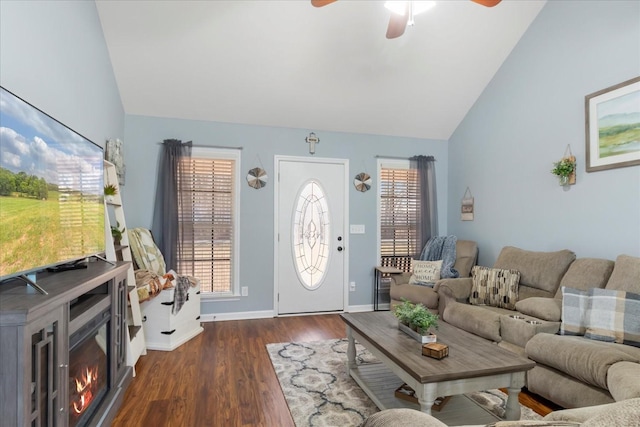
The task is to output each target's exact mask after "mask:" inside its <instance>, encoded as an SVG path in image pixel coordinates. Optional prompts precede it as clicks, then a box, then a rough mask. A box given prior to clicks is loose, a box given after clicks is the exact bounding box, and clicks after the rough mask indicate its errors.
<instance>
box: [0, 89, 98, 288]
mask: <svg viewBox="0 0 640 427" xmlns="http://www.w3.org/2000/svg"><path fill="white" fill-rule="evenodd" d="M103 168H104V164H103V149H102V147H100V146H99V145H97V144H95V143H93V142H92V141H90V140H89V139H87V138H85V137H84V136H82V135H80V134H79V133H77V132H75V131H73V130H72V129H70V128H68V127H67V126H65V125H64V124H62V123H61V122H59V121H57V120H56V119H54V118H53V117H51V116H49V115H47V114H46V113H44V112H42V111H41V110H39V109H38V108H36V107H34V106H33V105H31V104H29V103H28V102H26V101H24V100H23V99H21V98H20V97H18V96H16V95H14V94H13V93H11V92H10V91H8V90H6V89H5V88H3V87H0V282H2V281H4V280H6V279H9V278H12V277H22V278H25V280H26V278H27V277H28V278H29V279H32V280H33V277H34V276H33V274H34V273H37V272H39V271H42V270H45V269H47V268H49V269H52V268H54V269H55V268H56V267H57V268H59V269H63V267H64V266H69V267H71V266H73V265H79V264H81V263H82V261H83V260H84V259H86V258H88V257H91V256H94V255H100V254H103V253H104V251H105V209H104V183H103V182H104V177H103ZM36 277H37V276H36ZM26 281H27V282H28V280H26Z"/></svg>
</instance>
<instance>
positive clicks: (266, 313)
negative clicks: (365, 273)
mask: <svg viewBox="0 0 640 427" xmlns="http://www.w3.org/2000/svg"><path fill="white" fill-rule="evenodd" d="M363 311H373V304H364V305H351V306H349V307H348V308H347V310H345V312H346V313H359V312H363ZM314 314H327V313H308V314H307V313H300V314H292V315H290V316H305V315H307V316H309V315H314ZM281 316H283V317H284V316H289V315H281ZM271 317H277V316H276V314H275V312H274V311H273V310H263V311H240V312H237V313H209V314H201V315H200V321H201V322H224V321H226V320H249V319H268V318H271Z"/></svg>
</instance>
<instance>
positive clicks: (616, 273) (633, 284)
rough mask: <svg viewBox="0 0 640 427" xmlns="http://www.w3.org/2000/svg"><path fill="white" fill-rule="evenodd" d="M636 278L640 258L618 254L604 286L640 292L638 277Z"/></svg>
mask: <svg viewBox="0 0 640 427" xmlns="http://www.w3.org/2000/svg"><path fill="white" fill-rule="evenodd" d="M638 278H640V258H638V257H632V256H629V255H619V256H618V258H616V265H615V266H614V267H613V272H612V273H611V277H610V278H609V281H608V282H607V286H605V288H606V289H616V290H618V291H627V292H633V293H636V294H640V279H638Z"/></svg>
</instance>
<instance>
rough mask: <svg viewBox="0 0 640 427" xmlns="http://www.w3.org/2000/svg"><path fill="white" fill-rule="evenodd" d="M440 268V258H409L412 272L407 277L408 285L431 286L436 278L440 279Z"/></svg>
mask: <svg viewBox="0 0 640 427" xmlns="http://www.w3.org/2000/svg"><path fill="white" fill-rule="evenodd" d="M441 268H442V260H440V261H420V260H416V259H414V260H411V269H412V270H413V273H412V274H411V278H410V279H409V284H410V285H422V286H433V284H434V283H435V282H436V280H440V269H441Z"/></svg>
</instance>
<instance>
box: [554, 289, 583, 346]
mask: <svg viewBox="0 0 640 427" xmlns="http://www.w3.org/2000/svg"><path fill="white" fill-rule="evenodd" d="M588 308H589V292H587V291H581V290H579V289H573V288H567V287H563V288H562V325H561V326H560V335H584V333H585V331H586V330H587V320H588V319H587V309H588Z"/></svg>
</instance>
